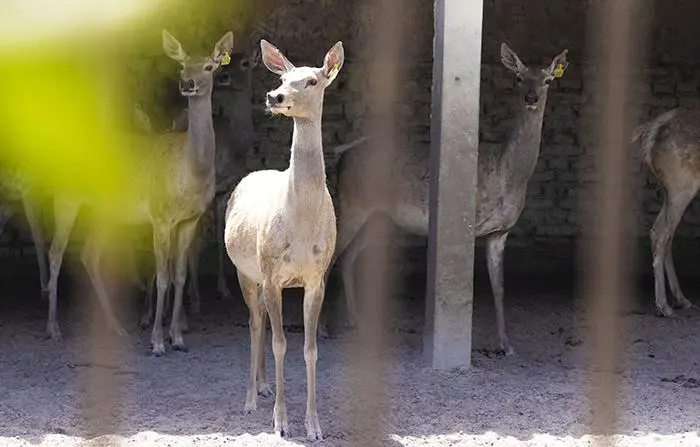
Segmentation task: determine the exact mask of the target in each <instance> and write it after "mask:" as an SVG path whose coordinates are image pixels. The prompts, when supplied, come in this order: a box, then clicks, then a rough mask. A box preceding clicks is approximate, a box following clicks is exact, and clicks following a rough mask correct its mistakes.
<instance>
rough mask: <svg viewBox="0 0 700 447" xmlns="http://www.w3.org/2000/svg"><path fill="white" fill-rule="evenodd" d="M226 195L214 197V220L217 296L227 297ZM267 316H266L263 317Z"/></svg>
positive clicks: (229, 292) (229, 294)
mask: <svg viewBox="0 0 700 447" xmlns="http://www.w3.org/2000/svg"><path fill="white" fill-rule="evenodd" d="M226 202H227V197H226V195H222V196H218V197H216V198H215V199H214V222H215V225H216V251H217V258H218V259H217V275H216V276H217V289H218V291H219V297H221V298H225V299H229V298H231V297H232V296H233V295H232V294H231V290H230V289H229V288H228V284H227V283H226V274H225V272H226V270H225V263H226V241H224V216H225V215H226ZM265 318H267V317H265Z"/></svg>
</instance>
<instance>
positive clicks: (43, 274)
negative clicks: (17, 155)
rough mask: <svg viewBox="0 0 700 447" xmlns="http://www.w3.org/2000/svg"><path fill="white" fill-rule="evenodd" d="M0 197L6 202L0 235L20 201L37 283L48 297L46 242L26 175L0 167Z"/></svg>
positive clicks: (0, 216) (0, 212) (1, 207)
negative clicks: (35, 267) (34, 256)
mask: <svg viewBox="0 0 700 447" xmlns="http://www.w3.org/2000/svg"><path fill="white" fill-rule="evenodd" d="M0 183H1V186H0V196H2V199H4V200H7V202H5V203H2V204H0V234H2V232H3V231H4V230H5V226H6V225H7V223H8V222H9V221H10V219H12V217H14V216H15V214H16V213H17V208H18V207H17V206H16V205H15V204H14V203H10V202H16V201H17V199H19V200H20V201H21V204H22V208H23V209H24V215H25V217H26V219H27V223H28V224H29V230H30V231H31V235H32V241H33V243H34V250H35V251H36V258H37V264H38V266H39V282H40V283H41V293H42V295H44V296H46V295H48V277H49V275H48V268H47V266H46V242H45V241H44V232H43V229H42V224H41V209H40V207H39V206H38V201H39V197H38V195H37V194H36V191H35V188H34V187H33V186H32V185H31V182H30V181H29V179H27V176H26V174H25V173H24V172H23V170H22V169H21V168H19V167H16V166H15V167H6V168H2V167H0Z"/></svg>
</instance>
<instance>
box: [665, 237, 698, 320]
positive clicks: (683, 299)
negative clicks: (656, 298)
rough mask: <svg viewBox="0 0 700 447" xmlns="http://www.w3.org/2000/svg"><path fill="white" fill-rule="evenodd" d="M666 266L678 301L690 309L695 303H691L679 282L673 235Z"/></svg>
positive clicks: (669, 243)
mask: <svg viewBox="0 0 700 447" xmlns="http://www.w3.org/2000/svg"><path fill="white" fill-rule="evenodd" d="M664 266H665V268H666V275H668V284H669V286H670V287H671V292H672V293H673V296H674V297H675V299H676V303H677V304H678V306H679V307H681V308H684V309H689V308H690V307H692V306H693V303H691V302H690V300H688V298H686V297H685V294H683V291H682V290H681V285H680V283H679V282H678V276H677V275H676V266H675V265H674V264H673V237H671V240H670V241H668V248H667V252H666V259H665V260H664Z"/></svg>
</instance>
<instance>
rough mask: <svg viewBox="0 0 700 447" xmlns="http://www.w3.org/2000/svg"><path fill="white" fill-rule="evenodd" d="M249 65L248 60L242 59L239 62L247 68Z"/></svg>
mask: <svg viewBox="0 0 700 447" xmlns="http://www.w3.org/2000/svg"><path fill="white" fill-rule="evenodd" d="M249 66H250V62H248V61H243V62H241V67H242V68H248V67H249Z"/></svg>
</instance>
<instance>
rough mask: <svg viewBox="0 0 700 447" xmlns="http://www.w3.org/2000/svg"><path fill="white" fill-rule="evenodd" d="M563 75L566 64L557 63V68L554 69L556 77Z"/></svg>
mask: <svg viewBox="0 0 700 447" xmlns="http://www.w3.org/2000/svg"><path fill="white" fill-rule="evenodd" d="M562 76H564V66H563V65H562V64H559V65H557V68H555V69H554V77H555V78H561V77H562Z"/></svg>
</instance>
